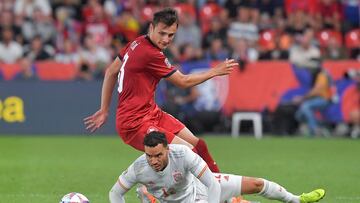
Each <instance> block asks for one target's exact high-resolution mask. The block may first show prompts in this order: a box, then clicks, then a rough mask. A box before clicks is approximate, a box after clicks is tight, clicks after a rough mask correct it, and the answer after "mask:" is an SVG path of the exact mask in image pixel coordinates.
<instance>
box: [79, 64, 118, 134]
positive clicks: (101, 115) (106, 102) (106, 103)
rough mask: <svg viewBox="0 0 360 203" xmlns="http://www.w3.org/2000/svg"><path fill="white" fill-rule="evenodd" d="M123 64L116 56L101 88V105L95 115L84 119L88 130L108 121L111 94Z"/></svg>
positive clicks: (92, 130) (92, 129)
mask: <svg viewBox="0 0 360 203" xmlns="http://www.w3.org/2000/svg"><path fill="white" fill-rule="evenodd" d="M121 64H122V62H121V60H120V59H119V58H118V57H116V59H115V60H114V61H113V62H112V64H111V65H110V66H109V67H108V68H107V70H106V72H105V77H104V82H103V85H102V90H101V107H100V109H99V110H98V111H97V112H95V113H94V114H93V115H91V116H89V117H86V118H85V119H84V124H85V126H86V130H89V131H90V132H95V131H96V130H97V129H98V128H100V127H101V126H102V125H103V124H104V123H105V122H106V119H107V117H108V112H109V107H110V103H111V96H112V93H113V91H114V87H115V83H116V81H117V75H118V73H119V71H120V67H121Z"/></svg>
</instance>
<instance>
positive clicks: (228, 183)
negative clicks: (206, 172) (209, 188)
mask: <svg viewBox="0 0 360 203" xmlns="http://www.w3.org/2000/svg"><path fill="white" fill-rule="evenodd" d="M214 176H215V178H216V180H217V181H218V182H219V183H220V187H221V200H222V201H225V200H228V199H230V198H232V197H238V196H240V195H241V190H242V189H241V188H242V187H243V186H242V176H237V175H232V174H225V173H214Z"/></svg>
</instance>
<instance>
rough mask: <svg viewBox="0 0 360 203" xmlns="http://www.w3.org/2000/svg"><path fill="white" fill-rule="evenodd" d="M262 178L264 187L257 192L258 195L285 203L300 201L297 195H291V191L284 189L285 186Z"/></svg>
mask: <svg viewBox="0 0 360 203" xmlns="http://www.w3.org/2000/svg"><path fill="white" fill-rule="evenodd" d="M262 180H263V181H264V187H263V189H262V190H261V192H259V195H260V196H263V197H265V198H268V199H274V200H279V201H282V202H287V203H300V199H299V196H296V195H293V194H292V193H290V192H288V191H286V189H285V188H283V187H282V186H280V185H279V184H277V183H274V182H271V181H268V180H265V179H262Z"/></svg>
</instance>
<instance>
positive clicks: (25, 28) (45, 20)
mask: <svg viewBox="0 0 360 203" xmlns="http://www.w3.org/2000/svg"><path fill="white" fill-rule="evenodd" d="M32 14H33V15H32V16H31V18H27V19H25V22H24V24H23V25H22V34H23V36H24V39H25V41H26V42H30V41H32V39H33V38H34V36H40V37H41V39H42V41H43V42H44V43H45V44H53V43H54V41H55V35H56V31H55V27H54V22H53V20H52V18H51V17H50V16H46V15H45V14H44V13H43V10H41V9H40V8H39V7H35V8H34V10H33V13H32Z"/></svg>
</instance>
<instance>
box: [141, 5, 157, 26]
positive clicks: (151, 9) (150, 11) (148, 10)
mask: <svg viewBox="0 0 360 203" xmlns="http://www.w3.org/2000/svg"><path fill="white" fill-rule="evenodd" d="M157 10H158V8H157V7H156V6H153V5H146V6H144V7H143V8H141V11H140V21H141V22H150V21H152V18H153V15H154V13H155V12H156V11H157Z"/></svg>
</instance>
